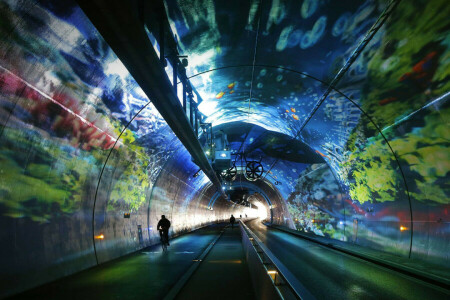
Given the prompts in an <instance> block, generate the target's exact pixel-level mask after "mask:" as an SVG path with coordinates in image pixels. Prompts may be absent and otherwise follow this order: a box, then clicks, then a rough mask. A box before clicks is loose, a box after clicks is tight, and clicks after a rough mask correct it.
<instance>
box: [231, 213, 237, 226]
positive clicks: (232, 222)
mask: <svg viewBox="0 0 450 300" xmlns="http://www.w3.org/2000/svg"><path fill="white" fill-rule="evenodd" d="M235 221H236V219H235V218H234V217H233V215H231V218H230V223H231V228H234V222H235Z"/></svg>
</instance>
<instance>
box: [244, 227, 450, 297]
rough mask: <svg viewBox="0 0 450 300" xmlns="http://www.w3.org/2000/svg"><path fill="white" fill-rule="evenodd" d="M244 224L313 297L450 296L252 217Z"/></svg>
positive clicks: (412, 279)
mask: <svg viewBox="0 0 450 300" xmlns="http://www.w3.org/2000/svg"><path fill="white" fill-rule="evenodd" d="M247 226H248V227H249V228H250V229H251V230H252V231H253V232H254V233H255V234H256V235H257V236H258V238H259V239H260V240H261V241H262V242H263V243H264V244H265V245H266V246H267V247H268V248H269V250H270V251H272V253H273V254H274V255H275V256H276V257H277V258H278V259H279V260H280V261H281V262H282V263H283V264H284V265H285V266H286V267H287V268H288V269H289V271H290V272H291V273H292V274H293V275H295V276H296V277H297V279H298V280H299V281H300V282H301V283H302V284H303V285H304V286H305V287H306V288H307V289H308V290H309V292H310V293H311V294H312V295H313V296H315V297H316V298H317V299H408V300H412V299H450V291H449V290H444V289H443V288H440V287H435V286H432V285H430V284H428V283H426V282H423V281H420V280H417V279H415V278H412V277H409V276H406V275H403V274H400V273H397V272H395V271H392V270H389V269H386V268H383V267H381V266H378V265H375V264H373V263H370V262H367V261H364V260H362V259H359V258H356V257H353V256H350V255H347V254H343V253H341V252H338V251H336V250H333V249H329V248H327V247H324V246H320V245H318V244H316V243H314V242H311V241H307V240H304V239H302V238H300V237H297V236H294V235H292V234H289V233H286V232H282V231H279V230H276V229H273V228H270V227H267V226H265V225H263V224H262V223H261V221H260V220H253V221H250V222H248V223H247Z"/></svg>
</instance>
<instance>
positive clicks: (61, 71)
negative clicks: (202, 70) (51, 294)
mask: <svg viewBox="0 0 450 300" xmlns="http://www.w3.org/2000/svg"><path fill="white" fill-rule="evenodd" d="M1 30H2V34H1V39H2V40H1V44H2V48H1V51H2V52H1V65H0V89H1V97H2V98H1V100H2V101H1V104H2V105H1V107H2V144H1V147H2V151H1V153H2V154H1V155H2V166H5V167H6V166H8V168H7V169H8V171H7V172H6V171H5V172H4V173H3V174H2V179H3V180H2V191H3V192H2V200H1V201H2V205H3V210H4V211H5V213H4V215H8V216H11V217H25V216H26V217H31V218H32V219H33V220H35V221H40V222H47V221H50V219H51V218H52V216H56V215H59V214H65V213H73V212H74V211H76V209H77V207H78V205H79V204H80V201H81V195H77V194H76V193H77V192H80V191H82V190H83V189H82V188H81V186H82V185H83V182H84V181H85V180H86V176H88V174H89V173H91V172H90V168H91V167H94V166H95V168H96V169H100V168H101V167H102V166H103V163H104V162H105V159H106V155H107V153H108V152H109V151H110V150H111V149H112V147H114V146H115V148H116V150H115V151H119V152H120V153H121V154H122V156H123V157H122V159H121V160H120V162H119V163H118V165H114V168H115V170H116V173H120V174H121V175H120V176H121V177H122V178H120V179H119V180H118V182H117V183H116V186H115V189H114V190H113V191H112V194H111V199H112V200H113V201H111V203H110V205H114V202H116V201H117V202H120V201H121V200H123V201H125V202H126V203H127V204H128V205H129V206H130V209H132V210H136V209H138V208H139V207H140V206H142V204H143V202H144V201H145V192H144V191H145V190H146V189H148V187H149V184H150V182H151V181H154V180H155V179H156V176H157V174H158V172H159V170H160V169H161V167H162V165H163V164H164V162H165V161H166V160H167V158H168V157H169V156H170V155H171V154H172V153H173V152H174V149H176V148H177V147H179V146H180V144H179V141H178V140H177V139H176V137H175V136H174V134H173V133H172V132H171V131H170V129H169V130H168V127H167V124H166V123H165V121H164V120H163V119H162V117H161V116H160V115H159V113H158V112H157V111H156V109H155V108H154V107H153V105H152V104H150V105H148V106H147V108H145V109H144V110H143V111H142V113H141V114H139V115H138V116H137V117H136V118H135V119H134V120H133V122H131V124H130V126H129V127H128V128H127V129H126V130H125V131H124V132H123V134H122V136H121V138H120V140H119V141H117V137H118V136H119V134H120V133H121V132H122V130H123V128H124V126H125V125H126V124H128V122H129V121H130V120H131V118H132V117H134V116H135V114H136V113H137V112H138V111H139V110H140V109H141V108H142V107H144V105H146V104H147V103H148V102H149V100H148V98H147V97H146V96H145V94H144V93H143V91H142V90H141V89H140V87H139V86H138V85H137V84H136V82H135V81H134V80H133V78H132V77H131V76H130V74H129V73H128V71H127V70H126V69H125V67H124V66H123V65H122V63H121V62H120V61H119V60H118V58H117V57H116V56H115V54H114V53H113V52H112V51H111V49H110V48H109V46H108V45H107V44H106V43H105V42H104V40H103V39H102V38H101V37H100V36H99V34H98V33H97V32H96V31H95V29H94V28H93V27H92V25H91V24H90V23H89V21H88V20H87V19H86V17H85V16H84V15H83V14H82V13H81V11H80V9H79V8H78V7H77V6H76V5H75V4H74V3H72V4H70V3H64V5H63V4H58V3H57V1H54V2H52V1H50V2H48V1H44V2H42V4H41V3H39V2H38V3H34V2H32V1H23V2H22V1H21V2H17V1H2V2H1ZM59 158H61V159H59ZM129 161H135V162H136V164H135V165H133V164H130V163H128V162H129ZM116 163H117V162H116ZM108 167H113V166H110V165H108ZM5 170H6V169H5ZM96 172H98V170H96ZM5 173H6V174H5ZM18 178H20V179H19V180H17V179H18ZM148 178H150V180H148ZM25 186H26V187H27V188H26V189H34V190H33V192H31V191H30V193H29V196H28V195H27V194H26V193H24V192H23V190H26V189H24V187H25ZM38 187H39V188H38ZM43 187H45V188H43ZM68 187H70V188H69V189H67V188H68ZM130 187H133V189H130ZM135 187H142V189H141V191H139V189H135ZM39 191H41V192H42V193H43V194H42V195H40V196H37V197H35V196H34V195H39V193H38V192H39ZM35 192H36V193H35ZM136 192H139V193H140V194H139V195H136V194H133V193H136ZM44 194H45V195H44ZM31 202H36V203H35V204H34V205H33V204H32V203H31ZM30 207H34V208H33V209H30ZM41 209H42V211H41ZM45 210H48V211H45Z"/></svg>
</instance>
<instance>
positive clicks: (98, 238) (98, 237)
mask: <svg viewBox="0 0 450 300" xmlns="http://www.w3.org/2000/svg"><path fill="white" fill-rule="evenodd" d="M95 238H96V239H97V240H103V239H104V238H105V236H104V235H103V234H100V235H96V236H95Z"/></svg>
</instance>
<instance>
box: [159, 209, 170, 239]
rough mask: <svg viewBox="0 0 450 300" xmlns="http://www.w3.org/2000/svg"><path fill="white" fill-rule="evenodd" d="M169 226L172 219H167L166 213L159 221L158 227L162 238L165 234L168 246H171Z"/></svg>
mask: <svg viewBox="0 0 450 300" xmlns="http://www.w3.org/2000/svg"><path fill="white" fill-rule="evenodd" d="M169 228H170V221H169V220H168V219H166V216H165V215H162V216H161V220H159V222H158V226H156V229H157V230H159V235H160V236H161V240H162V237H163V235H164V237H165V239H166V241H167V246H170V244H169Z"/></svg>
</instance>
